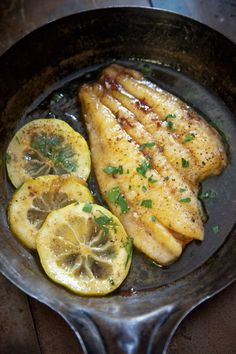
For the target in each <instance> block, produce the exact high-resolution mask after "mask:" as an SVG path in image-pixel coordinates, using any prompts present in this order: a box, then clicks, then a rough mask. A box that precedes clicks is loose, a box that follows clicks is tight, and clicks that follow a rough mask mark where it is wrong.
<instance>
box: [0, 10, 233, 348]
mask: <svg viewBox="0 0 236 354" xmlns="http://www.w3.org/2000/svg"><path fill="white" fill-rule="evenodd" d="M235 59H236V51H235V45H234V44H233V43H231V42H230V41H229V40H227V39H226V38H224V37H223V36H222V35H220V34H219V33H217V32H215V31H213V30H211V29H209V28H207V27H206V26H204V25H202V24H200V23H197V22H195V21H193V20H190V19H188V18H186V17H183V16H180V15H176V14H173V13H168V12H164V11H159V10H153V9H145V8H109V9H100V10H95V11H89V12H84V13H80V14H76V15H72V16H69V17H66V18H63V19H60V20H58V21H55V22H53V23H51V24H49V25H46V26H44V27H42V28H40V29H39V30H36V31H34V32H33V33H31V34H30V35H28V36H27V37H25V38H24V39H22V40H21V41H20V42H18V43H17V44H16V45H14V46H13V47H12V48H11V49H10V50H8V51H7V52H6V53H5V54H4V55H3V56H2V57H1V58H0V75H1V80H0V83H1V84H0V111H1V113H2V116H1V126H0V147H1V151H2V156H3V157H4V151H5V149H6V146H7V144H8V142H9V140H10V138H11V137H12V134H13V133H14V131H15V130H16V129H18V128H19V126H21V125H22V124H23V123H25V122H26V121H28V120H31V119H33V118H36V117H38V116H42V115H43V116H58V117H60V118H62V119H65V120H66V121H69V123H70V124H71V125H72V126H74V127H75V128H76V129H78V130H79V131H81V132H82V133H84V134H86V133H85V131H84V128H83V123H82V121H81V114H80V108H79V105H77V102H76V99H75V96H76V93H77V90H78V88H79V86H80V84H81V83H82V82H84V81H89V80H91V79H92V78H94V77H96V75H97V72H98V71H99V69H100V68H101V67H103V66H105V65H107V64H109V63H110V62H112V61H113V60H117V61H119V62H121V63H125V64H126V65H129V66H134V67H135V68H138V69H140V70H143V71H145V73H146V75H147V76H150V77H151V79H153V80H154V81H157V82H158V83H159V84H160V85H161V86H162V87H164V88H166V89H168V90H169V91H171V92H173V93H175V94H176V95H177V96H179V97H181V98H183V99H184V100H185V101H187V102H188V103H189V104H190V105H191V106H192V107H193V108H194V109H196V110H197V111H199V112H200V113H201V114H203V115H204V116H205V117H206V119H209V120H210V121H211V123H212V124H214V125H217V126H218V128H219V129H220V130H221V131H222V130H223V131H224V134H225V137H226V140H227V143H228V147H229V161H230V162H229V166H228V168H227V169H226V171H225V172H224V173H223V174H222V175H221V176H219V177H217V178H210V179H208V181H207V182H205V183H204V186H203V189H204V190H207V189H209V188H213V189H214V190H216V191H217V198H216V200H215V201H212V202H208V203H207V204H206V209H207V212H208V215H209V221H208V223H207V225H206V239H205V241H204V242H203V243H202V244H199V243H192V244H191V245H190V246H188V247H187V249H186V250H185V251H184V254H183V256H182V258H181V259H180V260H179V261H178V262H177V263H176V264H174V265H172V266H170V267H169V268H167V269H161V268H158V267H156V266H155V265H154V264H152V263H151V262H150V261H148V260H147V258H146V257H144V256H142V255H140V254H139V253H138V252H136V253H135V255H134V262H133V265H132V269H131V272H130V274H129V276H128V278H127V280H126V282H125V283H124V284H123V285H122V288H121V289H119V290H118V291H117V292H116V293H114V294H112V295H110V296H107V297H102V298H96V297H80V296H76V295H74V294H72V293H70V292H69V291H67V290H65V289H64V288H62V287H60V286H58V285H56V284H54V283H52V282H51V281H50V280H49V279H48V278H47V277H46V276H45V274H44V272H43V271H42V268H41V266H40V264H39V261H38V258H37V255H35V254H32V253H31V252H29V251H28V250H26V249H25V248H24V247H23V246H22V245H21V244H20V243H19V242H18V241H17V240H16V239H15V238H14V237H13V236H12V234H11V232H10V231H9V228H8V224H7V217H6V209H7V204H8V200H9V198H10V196H11V194H12V191H13V188H12V187H11V185H10V182H9V181H8V179H7V176H6V171H5V164H4V163H2V171H1V183H0V184H1V187H0V188H1V192H0V198H1V203H0V208H1V209H0V228H1V238H0V267H1V272H2V273H3V274H4V275H5V276H6V277H7V278H8V279H9V280H10V281H11V282H13V283H14V284H15V285H16V286H17V287H19V288H20V289H22V290H23V291H24V292H26V293H27V294H29V295H30V296H32V297H34V298H36V299H38V300H39V301H41V302H43V303H45V304H47V305H48V306H50V307H51V308H52V309H54V310H55V311H57V312H58V313H60V314H61V315H62V317H64V319H65V320H66V321H67V322H68V323H69V325H70V326H71V327H72V328H73V329H74V331H75V333H76V335H77V337H78V339H79V341H80V343H81V345H82V347H83V350H84V352H86V353H87V352H88V353H101V354H102V353H106V352H109V353H144V352H147V353H154V352H158V353H161V352H165V351H166V350H167V346H168V343H169V341H170V338H171V336H172V335H173V333H174V331H175V329H176V327H177V326H178V324H179V323H180V322H181V320H182V319H183V318H184V317H185V316H186V314H187V313H188V312H189V311H190V310H191V309H193V308H194V307H195V306H196V305H197V304H199V303H201V302H202V301H204V300H206V299H208V298H209V297H211V296H212V295H214V294H215V293H217V292H218V291H220V290H221V289H223V288H224V287H226V286H227V285H229V284H230V283H231V282H232V281H233V280H235V278H236V270H235V269H236V242H235V236H236V232H235V229H234V223H235V220H236V208H235V206H236V205H235V204H236V190H235V184H234V182H235V176H236V152H235V148H236V145H235V138H234V136H236V124H235V119H234V117H233V115H232V113H235V110H236V105H235V100H234V95H235V92H236V89H235V81H234V77H233V71H234V65H235ZM54 91H56V92H57V93H58V92H59V93H61V96H60V95H59V96H60V97H63V99H62V101H60V100H59V101H58V102H56V104H55V100H54V99H53V97H54V95H55V94H54V93H53V92H54ZM57 97H58V96H57ZM76 118H78V119H79V123H78V120H77V119H76ZM89 183H90V187H91V188H92V189H93V190H94V191H95V192H96V193H97V197H98V199H99V200H100V197H99V191H98V190H97V186H96V181H95V179H94V177H93V176H92V177H91V178H90V181H89ZM216 224H217V225H219V227H220V230H219V232H218V233H217V234H214V233H213V231H212V227H213V226H215V225H216ZM213 228H214V227H213Z"/></svg>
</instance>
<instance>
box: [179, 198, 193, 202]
mask: <svg viewBox="0 0 236 354" xmlns="http://www.w3.org/2000/svg"><path fill="white" fill-rule="evenodd" d="M180 202H181V203H190V202H191V198H189V197H188V198H183V199H180Z"/></svg>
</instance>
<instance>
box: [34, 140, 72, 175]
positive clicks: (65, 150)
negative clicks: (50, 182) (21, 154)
mask: <svg viewBox="0 0 236 354" xmlns="http://www.w3.org/2000/svg"><path fill="white" fill-rule="evenodd" d="M63 142H64V138H63V137H61V136H56V135H46V134H44V133H40V134H38V135H33V136H32V139H31V143H30V146H31V148H32V149H34V150H36V151H38V152H40V154H42V155H43V156H44V157H46V158H48V159H50V160H51V161H53V163H54V164H55V166H58V165H61V166H62V167H63V168H64V169H65V170H66V171H67V172H69V173H70V172H73V171H74V170H75V169H76V166H75V163H74V162H72V161H71V158H72V157H73V156H74V155H75V153H74V151H73V150H72V147H71V145H69V144H67V145H64V146H62V144H63Z"/></svg>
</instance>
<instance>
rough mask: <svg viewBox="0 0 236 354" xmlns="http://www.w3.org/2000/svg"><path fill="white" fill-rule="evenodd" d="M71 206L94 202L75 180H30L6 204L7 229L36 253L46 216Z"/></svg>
mask: <svg viewBox="0 0 236 354" xmlns="http://www.w3.org/2000/svg"><path fill="white" fill-rule="evenodd" d="M82 183H84V182H82ZM73 202H89V203H92V202H93V197H92V195H91V193H90V191H89V190H88V188H87V187H86V186H84V185H83V184H81V180H80V179H79V178H78V177H75V176H72V175H63V176H50V175H48V176H41V177H37V178H31V179H29V180H28V181H26V182H25V183H24V184H23V185H22V186H21V187H20V188H19V189H18V190H17V191H16V192H15V193H14V195H13V197H12V200H11V202H10V204H9V208H8V220H9V224H10V228H11V230H12V231H13V233H14V234H15V235H16V236H17V237H18V238H19V239H20V240H21V241H22V242H23V244H24V245H25V246H27V247H28V248H30V249H35V248H36V244H35V238H36V235H37V233H38V230H39V229H40V227H41V226H42V224H43V223H44V221H45V219H46V217H47V215H48V214H49V213H50V212H51V211H52V210H56V209H59V208H62V207H65V206H66V205H68V204H71V203H73Z"/></svg>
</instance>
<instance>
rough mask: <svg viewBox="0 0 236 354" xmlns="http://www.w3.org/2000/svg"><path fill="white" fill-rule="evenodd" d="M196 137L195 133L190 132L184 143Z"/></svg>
mask: <svg viewBox="0 0 236 354" xmlns="http://www.w3.org/2000/svg"><path fill="white" fill-rule="evenodd" d="M194 138H195V135H194V134H193V133H188V134H186V135H185V138H184V141H183V143H184V144H185V143H188V142H189V141H191V140H193V139H194Z"/></svg>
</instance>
